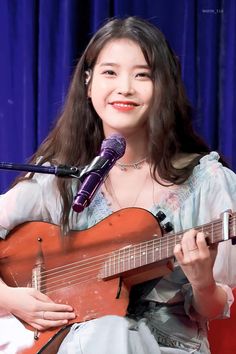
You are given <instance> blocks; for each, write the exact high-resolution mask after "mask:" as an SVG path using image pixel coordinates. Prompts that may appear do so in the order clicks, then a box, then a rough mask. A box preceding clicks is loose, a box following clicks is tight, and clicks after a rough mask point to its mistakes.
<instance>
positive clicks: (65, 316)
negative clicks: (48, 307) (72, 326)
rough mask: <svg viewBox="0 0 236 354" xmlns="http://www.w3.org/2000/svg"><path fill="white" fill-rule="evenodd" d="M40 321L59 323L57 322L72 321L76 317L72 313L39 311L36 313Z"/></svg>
mask: <svg viewBox="0 0 236 354" xmlns="http://www.w3.org/2000/svg"><path fill="white" fill-rule="evenodd" d="M38 316H39V318H40V319H43V320H49V321H59V320H72V319H74V318H75V317H76V315H75V313H74V312H55V311H54V312H51V311H40V312H39V313H38Z"/></svg>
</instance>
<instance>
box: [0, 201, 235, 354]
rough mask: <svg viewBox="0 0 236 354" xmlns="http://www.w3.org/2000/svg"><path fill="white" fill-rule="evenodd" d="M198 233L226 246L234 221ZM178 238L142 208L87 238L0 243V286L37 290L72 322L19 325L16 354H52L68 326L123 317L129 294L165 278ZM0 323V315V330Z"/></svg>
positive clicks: (38, 237)
mask: <svg viewBox="0 0 236 354" xmlns="http://www.w3.org/2000/svg"><path fill="white" fill-rule="evenodd" d="M196 229H197V230H202V231H204V233H205V235H206V238H207V242H208V244H209V245H210V244H215V243H218V242H221V241H224V240H226V239H229V238H232V237H233V235H236V232H235V231H236V224H235V214H231V213H229V212H226V213H225V214H224V217H223V218H220V219H218V220H215V221H213V222H211V223H209V224H205V225H202V226H200V227H197V228H196ZM182 236H183V232H181V233H176V234H174V233H170V234H164V235H163V232H162V229H161V227H160V226H159V223H158V221H157V219H156V218H155V217H154V216H153V215H152V214H151V213H150V212H148V211H146V210H144V209H140V208H127V209H122V210H120V211H117V212H115V213H113V214H112V215H110V216H109V217H107V218H106V219H104V220H103V221H101V222H99V223H98V224H96V225H95V226H93V227H92V228H90V229H88V230H83V231H71V232H70V233H69V234H68V235H66V236H62V235H61V232H60V228H59V227H58V226H56V225H53V224H50V223H45V222H37V221H33V222H28V223H25V224H22V225H20V226H19V227H17V228H15V229H14V230H13V231H12V232H11V233H10V234H9V235H8V237H7V239H6V240H1V241H0V272H1V277H2V278H3V280H4V281H5V282H6V284H8V285H9V286H13V287H22V286H23V287H25V286H30V287H35V288H37V289H38V290H40V291H41V292H43V293H45V294H47V295H48V296H49V297H50V298H51V299H52V300H54V301H55V302H58V303H64V304H70V305H71V306H72V307H73V308H74V310H75V312H76V314H77V317H76V319H75V320H73V321H70V323H69V325H68V326H65V327H63V328H59V329H58V328H56V329H51V330H47V331H45V332H40V333H37V332H35V330H34V329H33V328H29V326H27V325H26V324H24V327H23V326H22V327H23V328H24V330H25V331H27V334H29V336H28V337H29V338H28V337H27V338H28V339H27V344H21V343H19V349H17V351H16V352H17V353H21V354H36V353H42V354H49V353H50V354H54V353H56V352H57V350H58V348H59V345H60V343H61V341H62V340H63V338H64V337H65V335H66V334H67V333H68V331H69V328H70V325H71V324H73V322H83V321H87V320H91V319H94V318H98V317H101V316H104V315H110V314H112V315H120V316H124V315H125V314H126V311H127V307H128V303H129V292H130V288H131V286H132V285H135V284H138V283H141V282H144V281H147V280H151V279H154V278H157V277H159V276H161V275H164V274H166V273H167V272H170V271H171V270H172V267H171V260H173V250H174V246H175V245H176V244H177V243H179V242H180V241H181V238H182ZM0 316H1V311H0ZM9 316H10V315H5V319H6V318H8V317H9ZM13 318H14V320H15V321H19V320H18V319H16V318H15V317H14V316H11V317H10V319H11V320H12V319H13ZM3 319H4V315H2V316H1V317H0V323H1V320H3ZM21 330H22V328H21ZM22 337H23V336H22ZM12 338H14V333H12ZM7 344H8V343H6V344H5V345H7ZM2 348H4V344H3V345H2ZM0 349H1V342H0ZM0 351H1V350H0ZM6 353H7V351H6Z"/></svg>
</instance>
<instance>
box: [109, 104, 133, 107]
mask: <svg viewBox="0 0 236 354" xmlns="http://www.w3.org/2000/svg"><path fill="white" fill-rule="evenodd" d="M114 106H119V107H134V105H133V104H131V103H130V104H127V103H114Z"/></svg>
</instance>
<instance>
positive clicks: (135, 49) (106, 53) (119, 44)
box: [96, 38, 147, 66]
mask: <svg viewBox="0 0 236 354" xmlns="http://www.w3.org/2000/svg"><path fill="white" fill-rule="evenodd" d="M104 63H113V64H117V65H122V64H126V65H128V64H132V65H134V66H135V65H147V62H146V60H145V57H144V55H143V52H142V49H141V48H140V46H139V45H138V44H137V43H136V42H135V41H133V40H131V39H128V38H121V39H112V40H110V41H108V42H107V43H106V44H105V46H104V47H103V48H102V50H101V51H100V53H99V55H98V58H97V61H96V65H103V64H104Z"/></svg>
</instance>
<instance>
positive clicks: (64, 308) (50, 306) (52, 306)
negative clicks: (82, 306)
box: [41, 302, 74, 312]
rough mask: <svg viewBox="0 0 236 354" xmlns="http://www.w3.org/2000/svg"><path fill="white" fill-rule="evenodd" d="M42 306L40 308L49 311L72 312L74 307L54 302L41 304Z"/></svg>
mask: <svg viewBox="0 0 236 354" xmlns="http://www.w3.org/2000/svg"><path fill="white" fill-rule="evenodd" d="M42 306H43V308H42V309H41V310H44V311H51V312H73V311H74V309H73V307H72V306H70V305H66V304H57V303H56V302H52V303H51V302H48V303H45V304H44V305H42Z"/></svg>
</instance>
